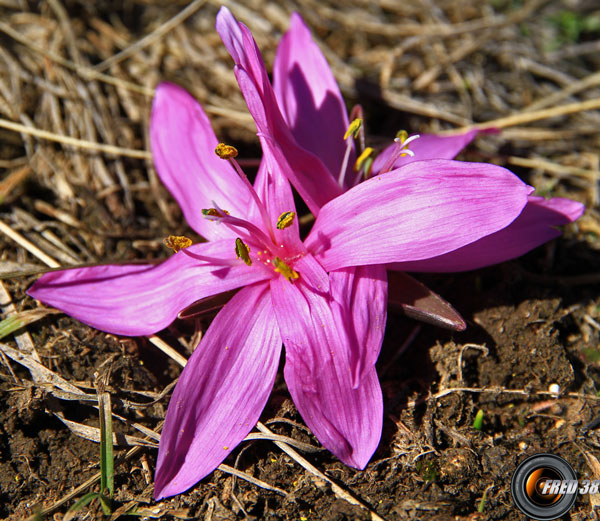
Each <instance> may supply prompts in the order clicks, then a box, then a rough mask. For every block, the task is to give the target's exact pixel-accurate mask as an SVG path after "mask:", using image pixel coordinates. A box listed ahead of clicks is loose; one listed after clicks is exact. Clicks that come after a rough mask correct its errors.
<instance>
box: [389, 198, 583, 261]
mask: <svg viewBox="0 0 600 521" xmlns="http://www.w3.org/2000/svg"><path fill="white" fill-rule="evenodd" d="M584 210H585V207H584V206H583V205H582V204H581V203H578V202H577V201H571V200H570V199H562V198H560V197H555V198H553V199H544V198H543V197H537V196H531V195H530V196H529V202H528V204H527V206H526V207H525V208H524V209H523V212H522V213H521V214H520V215H519V217H517V218H516V219H515V220H514V221H513V222H512V223H511V224H510V225H509V226H507V227H506V228H504V229H502V230H500V231H498V232H496V233H493V234H491V235H488V236H486V237H483V238H482V239H479V240H478V241H475V242H473V243H471V244H468V245H466V246H463V247H462V248H458V249H456V250H454V251H451V252H449V253H446V254H444V255H440V256H438V257H433V258H430V259H422V260H417V261H412V262H400V263H393V264H391V265H389V267H390V268H391V269H396V270H400V271H421V272H454V271H467V270H474V269H477V268H481V267H483V266H490V265H492V264H497V263H499V262H504V261H507V260H510V259H514V258H516V257H519V256H521V255H523V254H524V253H527V252H528V251H530V250H532V249H533V248H536V247H537V246H539V245H540V244H543V243H545V242H547V241H549V240H551V239H554V238H555V237H558V236H559V235H560V231H559V230H557V229H556V228H555V226H562V225H565V224H568V223H571V222H574V221H576V220H577V219H579V217H581V215H582V214H583V211H584Z"/></svg>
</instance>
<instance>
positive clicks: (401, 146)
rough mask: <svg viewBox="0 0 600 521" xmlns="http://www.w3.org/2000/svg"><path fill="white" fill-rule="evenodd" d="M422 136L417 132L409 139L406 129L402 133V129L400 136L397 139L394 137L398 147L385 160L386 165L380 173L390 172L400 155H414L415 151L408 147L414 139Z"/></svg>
mask: <svg viewBox="0 0 600 521" xmlns="http://www.w3.org/2000/svg"><path fill="white" fill-rule="evenodd" d="M420 137H421V136H420V135H419V134H415V135H414V136H410V137H409V138H408V139H407V138H406V132H405V131H404V133H402V131H401V132H399V133H398V137H397V138H396V139H394V143H395V144H396V147H395V148H394V150H393V151H392V153H391V154H390V157H389V158H388V160H387V161H386V162H385V165H384V166H383V168H382V169H381V170H380V172H379V173H380V174H385V173H386V172H389V171H390V170H391V169H392V168H393V167H394V163H396V161H397V160H398V159H399V158H400V157H404V156H410V157H414V155H415V153H414V152H413V151H412V150H410V149H409V148H407V147H408V145H409V144H410V143H411V142H412V141H415V140H416V139H419V138H420Z"/></svg>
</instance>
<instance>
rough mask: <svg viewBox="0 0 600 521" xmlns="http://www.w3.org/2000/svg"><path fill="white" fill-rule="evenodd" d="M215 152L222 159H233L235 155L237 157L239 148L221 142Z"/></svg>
mask: <svg viewBox="0 0 600 521" xmlns="http://www.w3.org/2000/svg"><path fill="white" fill-rule="evenodd" d="M215 154H217V155H218V156H219V157H220V158H221V159H233V158H234V157H237V155H238V151H237V148H235V147H232V146H231V145H226V144H225V143H219V144H218V145H217V148H215Z"/></svg>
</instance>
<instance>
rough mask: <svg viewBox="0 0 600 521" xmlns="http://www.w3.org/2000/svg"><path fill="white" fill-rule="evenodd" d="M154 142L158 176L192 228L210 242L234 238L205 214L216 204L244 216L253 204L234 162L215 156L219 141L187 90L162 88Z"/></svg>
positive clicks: (155, 114)
mask: <svg viewBox="0 0 600 521" xmlns="http://www.w3.org/2000/svg"><path fill="white" fill-rule="evenodd" d="M150 140H151V145H152V154H153V157H154V164H155V166H156V170H157V172H158V175H159V177H160V179H161V181H162V182H163V183H164V185H165V186H166V187H167V188H168V189H169V191H170V192H171V194H173V197H175V199H176V200H177V202H178V203H179V206H180V207H181V209H182V211H183V214H184V216H185V219H186V221H187V222H188V223H189V225H190V226H191V227H192V228H193V229H194V230H196V231H197V232H198V233H199V234H200V235H202V236H203V237H206V238H207V239H211V240H214V239H217V238H222V237H231V236H234V232H232V231H231V230H230V229H229V228H228V227H226V226H215V224H214V223H212V222H210V221H208V220H206V219H205V218H204V217H203V216H202V212H201V210H202V209H203V208H211V207H213V206H214V203H216V204H218V205H219V207H221V208H223V209H225V210H227V211H229V212H230V213H231V214H232V215H235V216H237V217H243V216H244V215H247V213H248V209H249V208H251V206H252V204H253V203H252V201H251V196H250V193H249V192H248V190H247V188H246V187H245V185H244V184H243V182H242V181H241V180H240V178H239V176H238V175H237V173H236V172H235V171H234V169H233V167H232V166H231V165H230V164H229V162H228V161H225V160H223V159H221V158H219V157H218V156H217V155H216V154H215V147H216V146H217V144H218V140H217V138H216V136H215V134H214V132H213V130H212V127H211V125H210V122H209V120H208V118H207V116H206V114H205V113H204V111H203V110H202V107H201V106H200V104H199V103H198V102H197V101H196V100H195V99H194V98H193V97H192V96H191V95H190V94H189V93H188V92H187V91H186V90H184V89H182V88H181V87H178V86H177V85H173V84H170V83H161V84H160V85H159V86H158V87H157V89H156V94H155V96H154V101H153V104H152V116H151V118H150ZM213 201H214V203H213Z"/></svg>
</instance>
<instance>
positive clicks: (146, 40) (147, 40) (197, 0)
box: [94, 0, 207, 72]
mask: <svg viewBox="0 0 600 521" xmlns="http://www.w3.org/2000/svg"><path fill="white" fill-rule="evenodd" d="M206 2H207V0H193V2H191V3H190V4H189V5H188V6H187V7H186V8H185V9H183V10H182V11H180V12H179V13H177V14H176V15H175V16H174V17H173V18H171V19H170V20H167V21H166V22H165V23H164V24H162V25H161V26H159V27H157V28H156V29H155V30H154V31H152V32H151V33H150V34H148V35H146V36H144V37H143V38H142V39H141V40H138V41H137V42H135V43H134V44H132V45H130V46H129V47H127V48H125V49H123V50H122V51H121V52H119V53H118V54H115V55H114V56H111V57H110V58H107V59H106V60H104V61H103V62H101V63H99V64H98V65H96V66H94V69H95V70H97V71H100V72H102V71H105V70H107V69H109V68H110V67H112V66H113V65H115V64H117V63H119V62H121V61H123V60H125V59H127V58H129V57H130V56H132V55H134V54H135V53H137V52H139V51H140V50H142V49H143V48H144V47H147V46H148V45H150V44H152V43H153V42H155V41H156V40H158V39H160V38H162V37H163V36H164V35H165V34H167V33H168V32H169V31H171V30H173V29H174V28H175V27H177V26H178V25H179V24H181V23H183V22H184V21H185V20H186V19H187V18H189V17H190V16H192V15H193V14H194V13H195V12H196V11H198V9H200V8H201V7H202V6H203V5H204V4H205V3H206Z"/></svg>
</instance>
